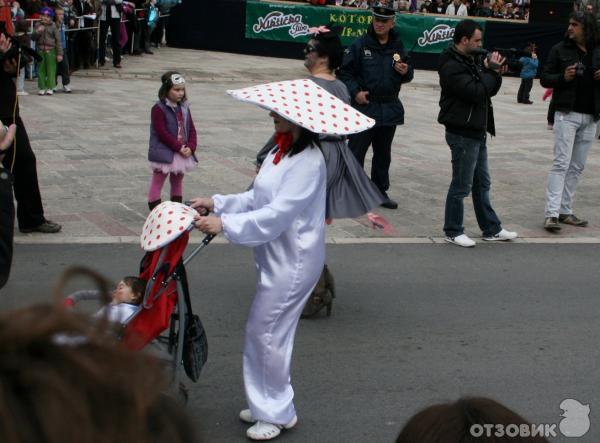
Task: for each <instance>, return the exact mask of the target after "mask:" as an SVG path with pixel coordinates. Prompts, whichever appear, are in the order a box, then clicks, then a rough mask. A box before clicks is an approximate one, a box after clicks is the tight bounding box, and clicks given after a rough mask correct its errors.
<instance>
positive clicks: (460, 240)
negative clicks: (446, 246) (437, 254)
mask: <svg viewBox="0 0 600 443" xmlns="http://www.w3.org/2000/svg"><path fill="white" fill-rule="evenodd" d="M444 240H446V241H447V242H448V243H454V244H455V245H458V246H462V247H463V248H472V247H474V246H475V242H474V241H473V240H471V239H470V238H469V237H468V236H467V235H465V234H460V235H457V236H456V237H446V238H445V239H444Z"/></svg>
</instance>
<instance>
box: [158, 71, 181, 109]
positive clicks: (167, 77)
mask: <svg viewBox="0 0 600 443" xmlns="http://www.w3.org/2000/svg"><path fill="white" fill-rule="evenodd" d="M176 74H177V75H181V73H179V72H177V71H167V72H165V73H164V74H163V75H162V76H161V77H160V81H161V83H162V84H161V85H160V89H159V90H158V98H159V99H160V100H166V99H167V95H168V94H169V91H170V90H171V88H172V87H173V81H172V80H171V76H173V75H176ZM186 100H187V94H186V93H185V92H184V93H183V98H182V99H181V101H182V102H184V101H186Z"/></svg>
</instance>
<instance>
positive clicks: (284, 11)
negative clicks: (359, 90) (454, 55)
mask: <svg viewBox="0 0 600 443" xmlns="http://www.w3.org/2000/svg"><path fill="white" fill-rule="evenodd" d="M371 20H372V15H371V12H370V11H369V10H365V9H349V8H335V7H315V6H304V5H295V4H294V5H292V4H289V5H288V4H282V3H268V2H261V1H252V0H249V1H247V2H246V38H254V39H265V40H278V41H287V42H306V41H307V40H308V37H307V36H308V35H309V34H310V31H309V28H312V27H317V26H321V25H326V24H328V23H335V24H336V25H339V26H343V28H344V29H343V31H342V44H343V45H344V46H348V45H350V44H351V43H352V42H353V41H354V40H355V39H356V38H357V37H360V36H361V35H363V34H364V33H365V32H366V30H367V28H368V27H369V25H370V24H371ZM458 22H459V20H458V19H451V18H446V17H440V16H432V15H421V14H396V30H397V31H398V32H399V33H400V37H401V39H402V43H403V44H404V46H405V47H406V48H407V49H410V48H412V50H413V51H414V52H428V53H439V52H441V51H442V50H443V49H444V48H446V47H447V46H448V43H449V42H450V41H451V40H452V36H453V35H454V27H455V26H456V24H457V23H458ZM479 24H480V25H481V26H482V28H483V27H484V26H485V21H484V20H481V21H479Z"/></svg>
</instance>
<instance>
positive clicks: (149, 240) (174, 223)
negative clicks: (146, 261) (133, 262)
mask: <svg viewBox="0 0 600 443" xmlns="http://www.w3.org/2000/svg"><path fill="white" fill-rule="evenodd" d="M196 214H197V212H196V210H195V209H192V208H190V207H189V206H186V205H183V204H181V203H176V202H170V201H166V202H163V203H161V204H160V205H158V206H157V207H156V208H154V209H153V210H152V212H151V213H150V214H149V215H148V218H147V219H146V223H144V228H143V229H142V235H141V236H140V243H141V245H142V249H144V250H145V251H155V250H157V249H159V248H162V247H163V246H165V245H167V244H169V243H171V242H172V241H173V240H175V239H176V238H177V237H179V236H180V235H181V234H183V233H184V232H185V231H186V230H187V229H188V228H189V227H190V226H191V225H192V223H193V221H194V215H196Z"/></svg>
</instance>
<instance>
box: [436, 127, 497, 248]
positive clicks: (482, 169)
mask: <svg viewBox="0 0 600 443" xmlns="http://www.w3.org/2000/svg"><path fill="white" fill-rule="evenodd" d="M446 143H448V146H450V150H451V151H452V182H451V183H450V189H448V196H447V197H446V214H445V217H444V232H445V233H446V235H447V236H448V237H456V236H458V235H461V234H464V231H465V229H464V226H463V215H464V204H463V199H464V198H465V197H467V196H468V195H469V193H472V198H473V207H474V209H475V216H476V217H477V223H478V224H479V227H480V228H481V231H482V232H483V236H484V237H489V236H492V235H496V234H497V233H498V232H500V231H501V230H502V227H501V226H500V220H499V219H498V216H497V215H496V213H495V212H494V209H492V204H491V203H490V184H491V181H490V173H489V171H488V161H487V146H486V136H485V135H484V136H482V137H481V138H480V139H478V140H477V139H474V138H469V137H463V136H461V135H458V134H452V133H450V132H446Z"/></svg>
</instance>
